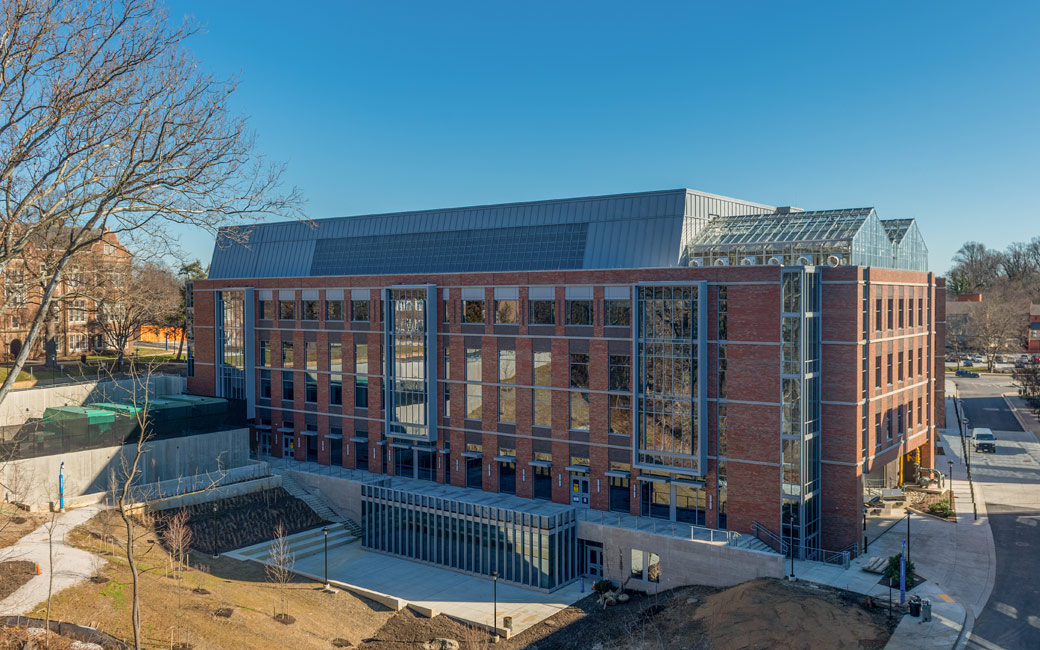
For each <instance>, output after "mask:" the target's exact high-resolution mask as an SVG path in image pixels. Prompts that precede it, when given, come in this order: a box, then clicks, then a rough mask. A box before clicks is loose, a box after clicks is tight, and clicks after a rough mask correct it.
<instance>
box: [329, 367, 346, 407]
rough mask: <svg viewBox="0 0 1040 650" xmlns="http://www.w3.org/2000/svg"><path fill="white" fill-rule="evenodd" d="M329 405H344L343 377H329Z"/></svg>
mask: <svg viewBox="0 0 1040 650" xmlns="http://www.w3.org/2000/svg"><path fill="white" fill-rule="evenodd" d="M329 404H331V405H333V406H342V405H343V375H329Z"/></svg>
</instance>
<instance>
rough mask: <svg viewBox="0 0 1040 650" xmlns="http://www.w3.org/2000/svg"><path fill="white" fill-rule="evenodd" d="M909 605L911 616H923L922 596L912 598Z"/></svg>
mask: <svg viewBox="0 0 1040 650" xmlns="http://www.w3.org/2000/svg"><path fill="white" fill-rule="evenodd" d="M909 605H910V616H920V615H921V597H920V596H910V602H909Z"/></svg>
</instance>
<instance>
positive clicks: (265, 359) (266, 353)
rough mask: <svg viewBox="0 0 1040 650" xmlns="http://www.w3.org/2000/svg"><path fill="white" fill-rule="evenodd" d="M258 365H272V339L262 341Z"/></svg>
mask: <svg viewBox="0 0 1040 650" xmlns="http://www.w3.org/2000/svg"><path fill="white" fill-rule="evenodd" d="M258 365H261V366H270V365H271V342H270V341H264V340H261V341H260V359H259V364H258Z"/></svg>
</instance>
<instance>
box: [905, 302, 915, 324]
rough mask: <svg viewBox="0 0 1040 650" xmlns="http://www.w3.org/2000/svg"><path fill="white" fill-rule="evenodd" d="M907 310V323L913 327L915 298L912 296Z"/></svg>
mask: <svg viewBox="0 0 1040 650" xmlns="http://www.w3.org/2000/svg"><path fill="white" fill-rule="evenodd" d="M906 312H907V313H906V319H907V325H909V326H910V327H913V326H914V299H913V297H911V298H910V300H909V301H908V304H907V309H906Z"/></svg>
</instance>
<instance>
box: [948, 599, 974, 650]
mask: <svg viewBox="0 0 1040 650" xmlns="http://www.w3.org/2000/svg"><path fill="white" fill-rule="evenodd" d="M961 607H963V608H964V620H963V621H962V622H961V632H960V634H958V635H957V640H956V641H954V642H953V648H952V650H961V648H963V647H964V646H965V645H966V644H967V642H968V640H969V639H970V638H971V632H972V630H973V629H975V613H974V612H972V610H971V605H961ZM969 618H970V619H971V622H970V623H969V622H968V619H969Z"/></svg>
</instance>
